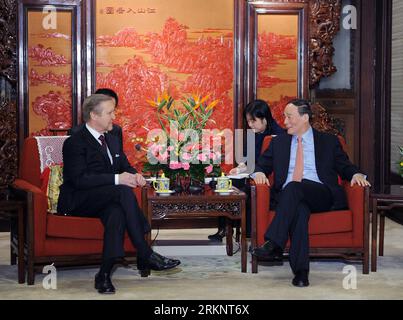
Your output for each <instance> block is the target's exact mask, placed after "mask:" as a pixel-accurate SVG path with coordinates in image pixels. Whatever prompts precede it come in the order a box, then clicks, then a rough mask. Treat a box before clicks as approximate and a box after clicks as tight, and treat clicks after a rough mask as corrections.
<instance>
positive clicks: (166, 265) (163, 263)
mask: <svg viewBox="0 0 403 320" xmlns="http://www.w3.org/2000/svg"><path fill="white" fill-rule="evenodd" d="M179 264H180V261H179V260H176V259H169V258H166V257H163V256H161V255H160V254H158V253H156V252H153V253H151V255H150V257H149V258H148V259H147V260H143V259H140V258H137V269H138V270H139V271H140V274H141V276H142V277H147V276H149V275H150V270H156V271H161V270H168V269H172V268H175V267H176V266H178V265H179Z"/></svg>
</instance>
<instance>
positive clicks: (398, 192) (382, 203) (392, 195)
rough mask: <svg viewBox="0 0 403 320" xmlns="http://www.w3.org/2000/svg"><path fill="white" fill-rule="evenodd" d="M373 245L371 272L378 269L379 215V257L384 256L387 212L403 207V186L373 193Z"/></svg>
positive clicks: (390, 186)
mask: <svg viewBox="0 0 403 320" xmlns="http://www.w3.org/2000/svg"><path fill="white" fill-rule="evenodd" d="M371 199H372V210H373V211H372V241H371V242H372V244H371V271H373V272H376V269H377V252H376V251H377V250H376V249H377V229H378V214H379V220H380V225H379V255H380V256H383V245H384V237H385V215H386V212H387V211H390V210H392V209H394V208H402V207H403V186H401V185H388V186H385V188H384V189H383V190H381V191H380V192H376V193H372V194H371Z"/></svg>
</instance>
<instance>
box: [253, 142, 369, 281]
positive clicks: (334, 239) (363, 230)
mask: <svg viewBox="0 0 403 320" xmlns="http://www.w3.org/2000/svg"><path fill="white" fill-rule="evenodd" d="M339 139H340V141H341V143H342V146H343V149H344V150H345V143H344V140H343V138H341V137H340V136H339ZM270 142H271V137H270V136H268V137H266V138H265V140H264V143H263V146H262V151H263V150H266V149H267V148H268V146H269V144H270ZM269 179H270V182H271V184H272V182H273V176H271V177H269ZM341 184H342V185H343V186H344V189H345V192H346V195H347V202H348V210H342V211H328V212H321V213H315V214H312V215H311V217H310V220H309V245H310V256H311V257H340V258H343V259H346V260H360V261H362V264H363V273H364V274H368V273H369V238H368V234H369V211H368V196H369V193H368V188H364V187H359V186H356V185H355V186H353V187H351V186H350V182H348V181H341ZM251 198H252V201H251V203H252V234H251V237H252V239H251V240H252V247H253V248H255V247H257V246H260V245H262V244H263V243H264V233H265V231H266V229H267V227H268V226H269V225H270V223H271V221H272V220H273V217H274V214H275V213H274V211H272V210H270V201H269V199H270V188H269V187H268V186H267V185H253V186H252V190H251ZM288 246H289V243H288V244H287V248H288ZM287 248H286V251H287ZM257 264H258V260H257V258H256V257H252V273H257Z"/></svg>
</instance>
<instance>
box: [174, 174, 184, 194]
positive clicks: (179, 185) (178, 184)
mask: <svg viewBox="0 0 403 320" xmlns="http://www.w3.org/2000/svg"><path fill="white" fill-rule="evenodd" d="M173 190H175V193H182V192H183V191H184V190H183V187H182V183H181V176H180V175H179V174H178V175H176V176H175V179H174V181H173Z"/></svg>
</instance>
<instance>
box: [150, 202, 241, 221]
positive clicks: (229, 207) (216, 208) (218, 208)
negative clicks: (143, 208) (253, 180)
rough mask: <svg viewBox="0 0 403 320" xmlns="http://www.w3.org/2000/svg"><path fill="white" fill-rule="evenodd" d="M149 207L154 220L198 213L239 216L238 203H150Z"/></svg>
mask: <svg viewBox="0 0 403 320" xmlns="http://www.w3.org/2000/svg"><path fill="white" fill-rule="evenodd" d="M151 206H152V212H153V218H154V219H163V218H164V217H166V216H167V215H169V214H180V215H183V217H187V216H192V215H196V216H197V215H199V214H200V212H204V213H211V212H226V213H229V214H231V215H233V216H239V215H241V203H240V202H233V203H227V202H223V203H220V202H212V203H209V202H200V203H158V202H153V201H151Z"/></svg>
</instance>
